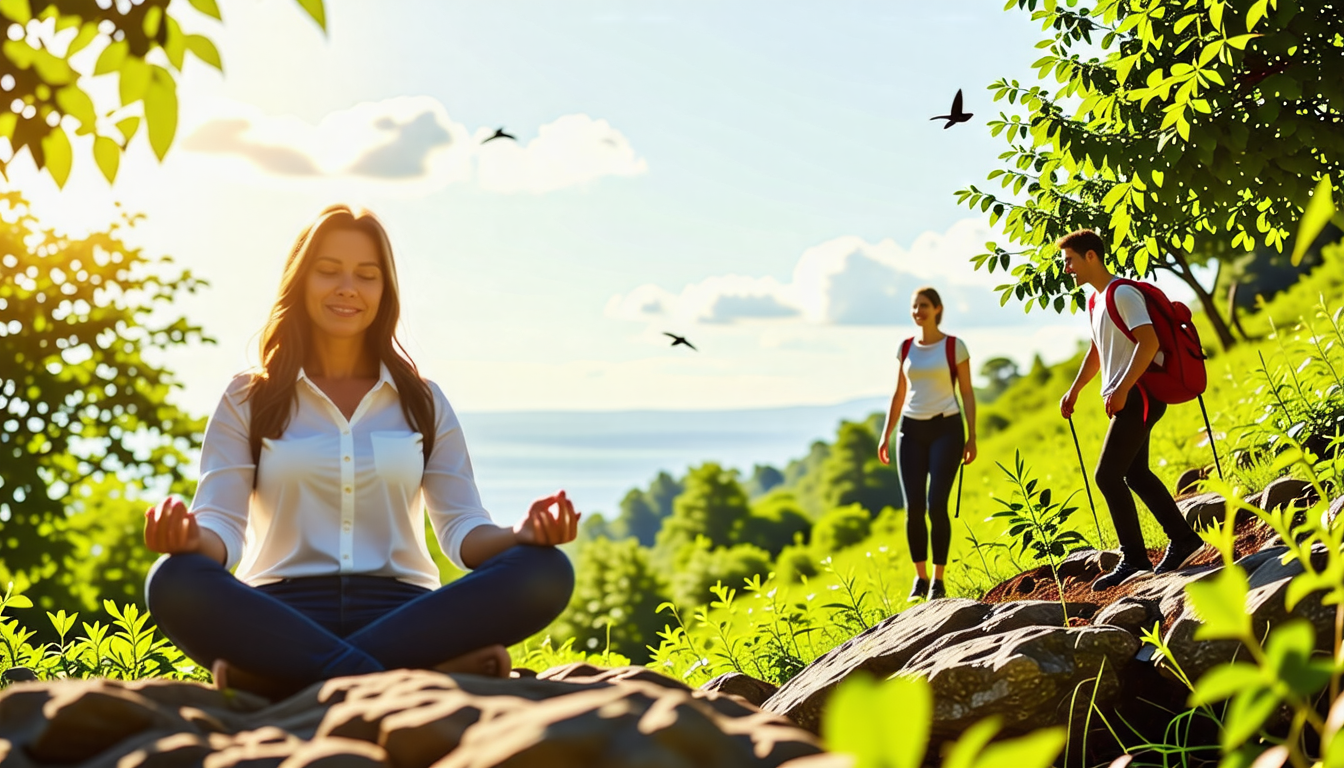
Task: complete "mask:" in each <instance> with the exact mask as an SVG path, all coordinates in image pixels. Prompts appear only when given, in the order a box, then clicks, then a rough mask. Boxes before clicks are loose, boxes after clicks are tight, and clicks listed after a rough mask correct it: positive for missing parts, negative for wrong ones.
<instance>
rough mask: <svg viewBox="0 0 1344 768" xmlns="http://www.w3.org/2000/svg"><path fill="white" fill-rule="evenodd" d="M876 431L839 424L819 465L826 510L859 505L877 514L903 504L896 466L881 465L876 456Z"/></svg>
mask: <svg viewBox="0 0 1344 768" xmlns="http://www.w3.org/2000/svg"><path fill="white" fill-rule="evenodd" d="M877 429H880V427H878V428H877ZM877 429H874V428H873V427H872V426H871V425H870V424H868V423H863V422H853V421H843V422H841V423H840V432H839V434H838V435H836V438H835V444H834V445H832V446H831V450H830V454H829V455H828V456H827V457H826V460H825V461H824V462H822V465H821V487H822V489H823V490H822V497H821V498H822V501H823V503H824V504H825V505H826V507H827V508H833V507H841V506H845V505H847V504H860V505H862V506H863V507H865V508H866V509H868V510H869V512H870V513H871V514H874V515H876V514H877V513H878V512H879V511H881V509H882V508H883V507H885V506H889V505H896V506H900V505H901V504H902V503H903V502H902V500H901V489H900V474H899V472H898V470H897V469H896V466H895V464H883V463H882V462H881V461H880V460H879V459H878V457H877Z"/></svg>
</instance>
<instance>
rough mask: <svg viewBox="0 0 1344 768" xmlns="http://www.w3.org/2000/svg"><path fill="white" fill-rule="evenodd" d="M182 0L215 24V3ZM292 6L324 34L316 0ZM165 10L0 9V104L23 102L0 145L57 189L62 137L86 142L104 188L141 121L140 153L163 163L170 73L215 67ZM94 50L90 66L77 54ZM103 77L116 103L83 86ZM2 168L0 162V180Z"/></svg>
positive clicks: (78, 2)
mask: <svg viewBox="0 0 1344 768" xmlns="http://www.w3.org/2000/svg"><path fill="white" fill-rule="evenodd" d="M190 2H191V5H192V7H193V8H195V9H196V10H197V11H199V12H201V13H203V14H205V15H207V16H211V17H213V18H215V19H219V18H221V16H220V12H219V6H218V5H217V3H216V0H190ZM297 2H298V4H299V6H300V7H302V8H303V9H304V10H305V11H307V12H308V14H309V15H310V16H312V18H313V20H314V21H316V22H317V23H318V25H319V26H322V27H323V28H324V29H325V25H326V17H325V12H324V9H323V0H297ZM170 3H171V0H142V2H135V3H121V2H108V3H106V7H105V8H104V7H102V6H103V5H104V4H103V3H95V2H91V0H4V2H0V26H2V27H3V28H4V29H6V30H8V31H9V38H8V39H7V40H5V41H4V43H3V45H0V73H3V74H4V76H5V77H6V78H12V87H11V85H10V84H6V86H5V97H6V99H8V100H10V101H11V102H13V101H17V102H20V103H21V104H22V107H21V108H20V109H17V110H15V109H12V108H11V109H6V110H5V111H4V114H0V138H4V139H8V140H9V145H10V147H11V149H12V150H13V154H14V155H15V156H17V155H18V154H19V152H20V151H22V150H23V149H25V148H26V149H27V150H28V153H29V155H30V156H31V157H32V158H33V163H34V164H35V165H36V166H37V167H38V169H40V170H46V172H47V173H49V174H51V177H52V179H53V180H55V182H56V183H57V184H58V185H64V184H65V181H66V179H67V178H68V177H69V175H70V168H71V166H72V165H73V162H74V150H73V147H72V145H71V142H70V134H71V133H73V134H75V135H76V136H92V137H93V157H94V160H95V162H97V164H98V168H99V169H100V170H101V171H102V172H103V175H104V176H106V177H107V180H108V181H109V182H111V181H112V180H113V179H115V178H116V175H117V167H118V165H119V164H120V162H121V154H122V152H123V151H125V149H126V147H127V146H128V145H129V144H130V142H131V140H132V139H133V138H135V135H136V133H137V132H138V131H139V128H140V123H141V122H142V118H143V122H144V123H145V132H146V133H147V134H148V136H149V145H150V147H151V148H152V149H153V150H154V154H155V155H157V156H158V157H159V159H160V160H162V159H163V157H164V155H165V154H166V153H167V152H168V148H169V147H170V146H171V145H172V143H173V137H174V135H175V134H176V133H177V80H176V75H175V74H174V73H180V72H181V71H182V67H183V65H184V64H185V63H186V57H187V54H188V53H190V54H191V55H193V56H195V57H196V58H198V59H200V60H201V61H203V62H205V63H206V64H209V65H210V66H212V67H215V68H216V69H220V70H222V69H223V66H224V65H223V62H222V61H221V59H220V56H219V51H218V50H217V49H216V48H215V45H214V43H212V42H210V39H209V38H207V37H205V36H203V35H192V34H186V33H184V32H183V31H182V27H181V25H180V24H179V23H178V21H177V19H176V18H174V17H173V16H172V15H170V13H169V10H168V9H169V5H170ZM176 7H181V4H178V6H176ZM44 22H51V24H50V26H47V25H45V24H44ZM16 36H17V37H18V39H15V37H16ZM90 46H93V47H92V48H90ZM100 47H101V49H102V50H101V52H100V53H99V55H98V57H97V58H96V59H95V60H93V61H92V62H90V61H89V59H90V58H92V57H82V56H79V54H80V53H81V52H83V51H85V50H86V49H88V50H90V51H92V50H97V49H98V48H100ZM90 65H91V66H90ZM112 75H115V77H116V81H117V96H118V98H117V101H115V102H114V101H110V100H109V99H108V98H107V97H106V96H103V95H102V89H90V88H88V86H89V85H90V81H91V80H93V79H94V78H100V77H101V78H107V79H110V78H109V77H108V76H112ZM4 170H5V164H4V163H3V162H0V174H3V173H4Z"/></svg>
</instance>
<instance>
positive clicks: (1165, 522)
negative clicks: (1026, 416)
mask: <svg viewBox="0 0 1344 768" xmlns="http://www.w3.org/2000/svg"><path fill="white" fill-rule="evenodd" d="M1056 245H1057V246H1059V249H1060V253H1061V258H1063V260H1064V272H1065V273H1066V274H1070V275H1073V279H1074V281H1075V282H1076V283H1077V284H1078V285H1080V286H1081V285H1084V284H1086V285H1090V286H1092V288H1093V289H1094V290H1095V291H1096V294H1095V295H1094V296H1093V298H1092V302H1093V303H1092V304H1090V305H1089V307H1090V320H1091V323H1090V325H1091V331H1092V348H1091V349H1089V350H1088V352H1087V357H1085V358H1083V364H1082V366H1081V367H1080V368H1079V369H1078V376H1077V377H1076V378H1075V379H1074V380H1073V386H1071V387H1069V391H1068V392H1067V393H1066V394H1065V395H1064V397H1063V398H1061V399H1060V401H1059V411H1060V413H1061V414H1063V416H1064V418H1066V419H1067V418H1069V417H1071V416H1072V415H1073V406H1074V403H1075V401H1077V399H1078V393H1079V391H1080V390H1082V388H1083V387H1084V386H1085V385H1086V384H1087V383H1088V382H1089V381H1091V380H1092V377H1093V376H1096V375H1097V372H1098V370H1100V372H1101V396H1102V399H1103V400H1105V403H1106V415H1107V416H1109V417H1110V418H1111V424H1110V427H1109V428H1107V430H1106V439H1105V442H1103V444H1102V448H1101V457H1100V458H1099V459H1098V460H1097V471H1096V480H1097V488H1098V490H1100V491H1101V494H1102V496H1104V497H1105V498H1106V505H1107V506H1108V507H1110V510H1111V521H1112V522H1113V523H1114V524H1115V533H1116V536H1117V537H1118V538H1119V539H1120V562H1119V564H1117V565H1116V566H1115V568H1113V569H1112V570H1111V571H1110V572H1109V573H1107V574H1105V575H1103V576H1101V577H1100V578H1098V579H1097V580H1096V581H1094V582H1093V583H1092V589H1094V590H1102V589H1109V588H1111V587H1114V586H1116V585H1118V584H1122V583H1124V582H1125V581H1127V580H1129V579H1131V578H1133V577H1135V576H1140V575H1149V574H1151V573H1152V571H1153V567H1152V565H1151V564H1150V563H1149V560H1148V553H1147V548H1146V547H1145V546H1144V543H1143V532H1142V531H1141V530H1140V529H1139V515H1138V511H1137V510H1136V509H1135V506H1134V497H1133V495H1132V494H1131V493H1130V490H1131V489H1133V492H1134V493H1137V494H1138V495H1139V498H1140V499H1143V503H1144V504H1146V505H1147V506H1148V509H1149V511H1151V512H1152V513H1153V517H1155V518H1157V522H1158V523H1159V524H1160V525H1161V526H1162V530H1163V531H1165V532H1166V534H1167V537H1168V538H1169V539H1170V543H1168V544H1167V551H1166V554H1164V555H1163V556H1162V562H1160V563H1158V565H1157V569H1156V570H1157V573H1166V572H1168V571H1174V570H1176V569H1177V568H1179V567H1180V566H1181V564H1182V563H1183V562H1185V560H1186V558H1188V557H1189V556H1190V555H1191V554H1193V553H1194V552H1195V550H1197V549H1199V547H1200V546H1201V544H1202V543H1203V542H1202V541H1201V539H1200V538H1199V535H1198V534H1196V533H1195V532H1194V530H1192V529H1191V528H1190V525H1189V524H1188V523H1186V522H1185V518H1184V517H1182V516H1181V512H1180V510H1179V509H1178V508H1177V507H1176V502H1175V501H1174V500H1172V498H1171V494H1170V493H1169V492H1168V491H1167V489H1166V486H1164V485H1163V484H1162V481H1161V480H1159V479H1158V478H1157V475H1154V474H1153V471H1152V470H1151V469H1149V468H1148V460H1149V457H1148V438H1149V435H1150V434H1151V433H1152V429H1153V425H1154V424H1155V423H1157V420H1158V419H1160V418H1162V414H1163V413H1165V412H1166V410H1167V406H1166V403H1163V402H1161V401H1159V400H1158V399H1157V398H1155V397H1151V396H1149V395H1148V394H1147V393H1146V392H1145V391H1144V390H1143V388H1142V387H1141V386H1136V384H1137V383H1138V381H1139V377H1140V376H1141V375H1142V374H1143V373H1144V371H1146V370H1148V366H1149V364H1150V363H1152V362H1157V363H1158V364H1161V363H1162V358H1161V356H1160V355H1161V353H1160V352H1159V345H1158V339H1157V333H1156V332H1155V330H1154V328H1153V320H1152V318H1151V317H1150V315H1149V312H1148V307H1147V304H1146V302H1145V301H1144V297H1143V294H1142V293H1141V292H1140V291H1139V290H1138V289H1137V288H1135V287H1134V286H1133V285H1125V284H1121V285H1118V286H1116V287H1115V289H1114V290H1113V291H1108V290H1107V286H1109V285H1110V284H1111V282H1112V281H1114V280H1118V279H1120V278H1117V277H1115V276H1114V275H1112V274H1111V272H1110V270H1108V269H1107V268H1106V262H1105V261H1103V259H1102V256H1103V255H1104V254H1105V251H1106V245H1105V243H1104V242H1103V241H1102V239H1101V237H1100V236H1098V235H1097V233H1096V232H1093V231H1092V230H1090V229H1080V230H1078V231H1077V232H1074V233H1072V234H1069V235H1066V236H1064V237H1063V238H1060V240H1059V242H1057V243H1056ZM1108 295H1109V296H1110V297H1111V298H1112V299H1113V300H1114V303H1115V309H1116V310H1118V312H1117V314H1118V315H1119V317H1120V319H1121V320H1122V321H1123V322H1124V323H1125V325H1126V326H1128V330H1129V335H1131V336H1133V337H1134V341H1130V340H1129V338H1128V337H1127V336H1126V334H1125V333H1124V332H1123V331H1122V330H1121V329H1120V328H1119V327H1117V326H1116V324H1115V321H1114V320H1113V319H1112V317H1111V310H1110V307H1108V306H1106V301H1107V297H1108Z"/></svg>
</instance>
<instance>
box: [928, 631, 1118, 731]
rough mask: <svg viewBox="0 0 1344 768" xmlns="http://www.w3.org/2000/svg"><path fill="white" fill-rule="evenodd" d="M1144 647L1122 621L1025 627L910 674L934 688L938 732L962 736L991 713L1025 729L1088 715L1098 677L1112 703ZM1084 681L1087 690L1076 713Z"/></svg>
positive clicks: (1099, 690) (961, 648) (970, 644)
mask: <svg viewBox="0 0 1344 768" xmlns="http://www.w3.org/2000/svg"><path fill="white" fill-rule="evenodd" d="M1138 649H1139V641H1138V639H1137V638H1135V637H1134V636H1133V635H1132V634H1130V633H1129V632H1126V631H1125V630H1123V629H1119V628H1116V627H1082V628H1075V629H1068V628H1064V627H1039V626H1037V627H1024V628H1022V629H1017V630H1013V631H1011V632H1007V633H1005V634H1002V635H993V636H989V637H981V638H976V639H972V640H967V641H966V642H962V643H959V644H957V645H954V646H952V647H951V648H948V649H947V650H946V651H945V652H943V653H941V654H938V655H936V656H930V657H926V658H925V659H923V660H922V661H920V662H917V663H912V664H910V665H908V666H907V667H906V668H905V670H904V673H905V674H916V675H920V676H923V677H926V678H928V680H929V683H930V685H931V686H932V687H933V701H934V716H933V720H934V723H933V732H934V736H935V737H936V738H940V739H950V738H955V737H956V736H957V735H958V734H960V733H961V732H962V731H964V730H965V729H966V728H968V727H970V726H971V725H973V724H975V723H976V722H978V721H980V720H982V719H983V718H985V717H989V716H991V715H997V716H999V717H1000V718H1002V720H1003V724H1004V727H1005V728H1007V729H1009V730H1011V731H1018V732H1022V731H1028V730H1032V729H1034V728H1040V727H1043V726H1047V725H1063V724H1066V723H1068V722H1070V716H1071V715H1072V716H1073V717H1077V716H1078V715H1080V714H1086V710H1087V707H1088V705H1089V702H1091V701H1093V700H1094V699H1093V695H1094V692H1093V690H1092V688H1093V685H1092V684H1093V682H1094V681H1095V683H1096V684H1095V688H1096V690H1095V701H1096V703H1097V704H1098V705H1099V706H1101V707H1103V708H1104V707H1107V706H1109V704H1110V703H1111V701H1112V700H1114V698H1115V697H1116V695H1117V694H1118V693H1119V692H1120V688H1121V679H1122V677H1121V675H1122V674H1123V672H1124V669H1125V667H1127V666H1128V665H1129V663H1130V662H1131V660H1132V659H1133V658H1134V654H1135V652H1136V651H1137V650H1138ZM1080 685H1081V686H1083V688H1084V689H1085V690H1084V691H1083V694H1084V695H1082V696H1079V697H1077V700H1076V702H1075V707H1074V709H1075V711H1072V712H1071V711H1070V701H1073V700H1074V691H1075V690H1076V689H1078V687H1079V686H1080ZM1079 707H1081V709H1079Z"/></svg>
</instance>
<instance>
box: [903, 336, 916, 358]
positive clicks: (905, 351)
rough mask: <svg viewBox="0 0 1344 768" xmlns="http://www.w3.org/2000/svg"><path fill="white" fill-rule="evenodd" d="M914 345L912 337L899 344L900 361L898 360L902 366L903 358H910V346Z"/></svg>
mask: <svg viewBox="0 0 1344 768" xmlns="http://www.w3.org/2000/svg"><path fill="white" fill-rule="evenodd" d="M914 343H915V337H914V336H911V337H910V338H908V339H906V340H905V341H902V342H901V360H900V362H901V363H902V364H904V363H905V358H907V357H909V356H910V345H911V344H914Z"/></svg>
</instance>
